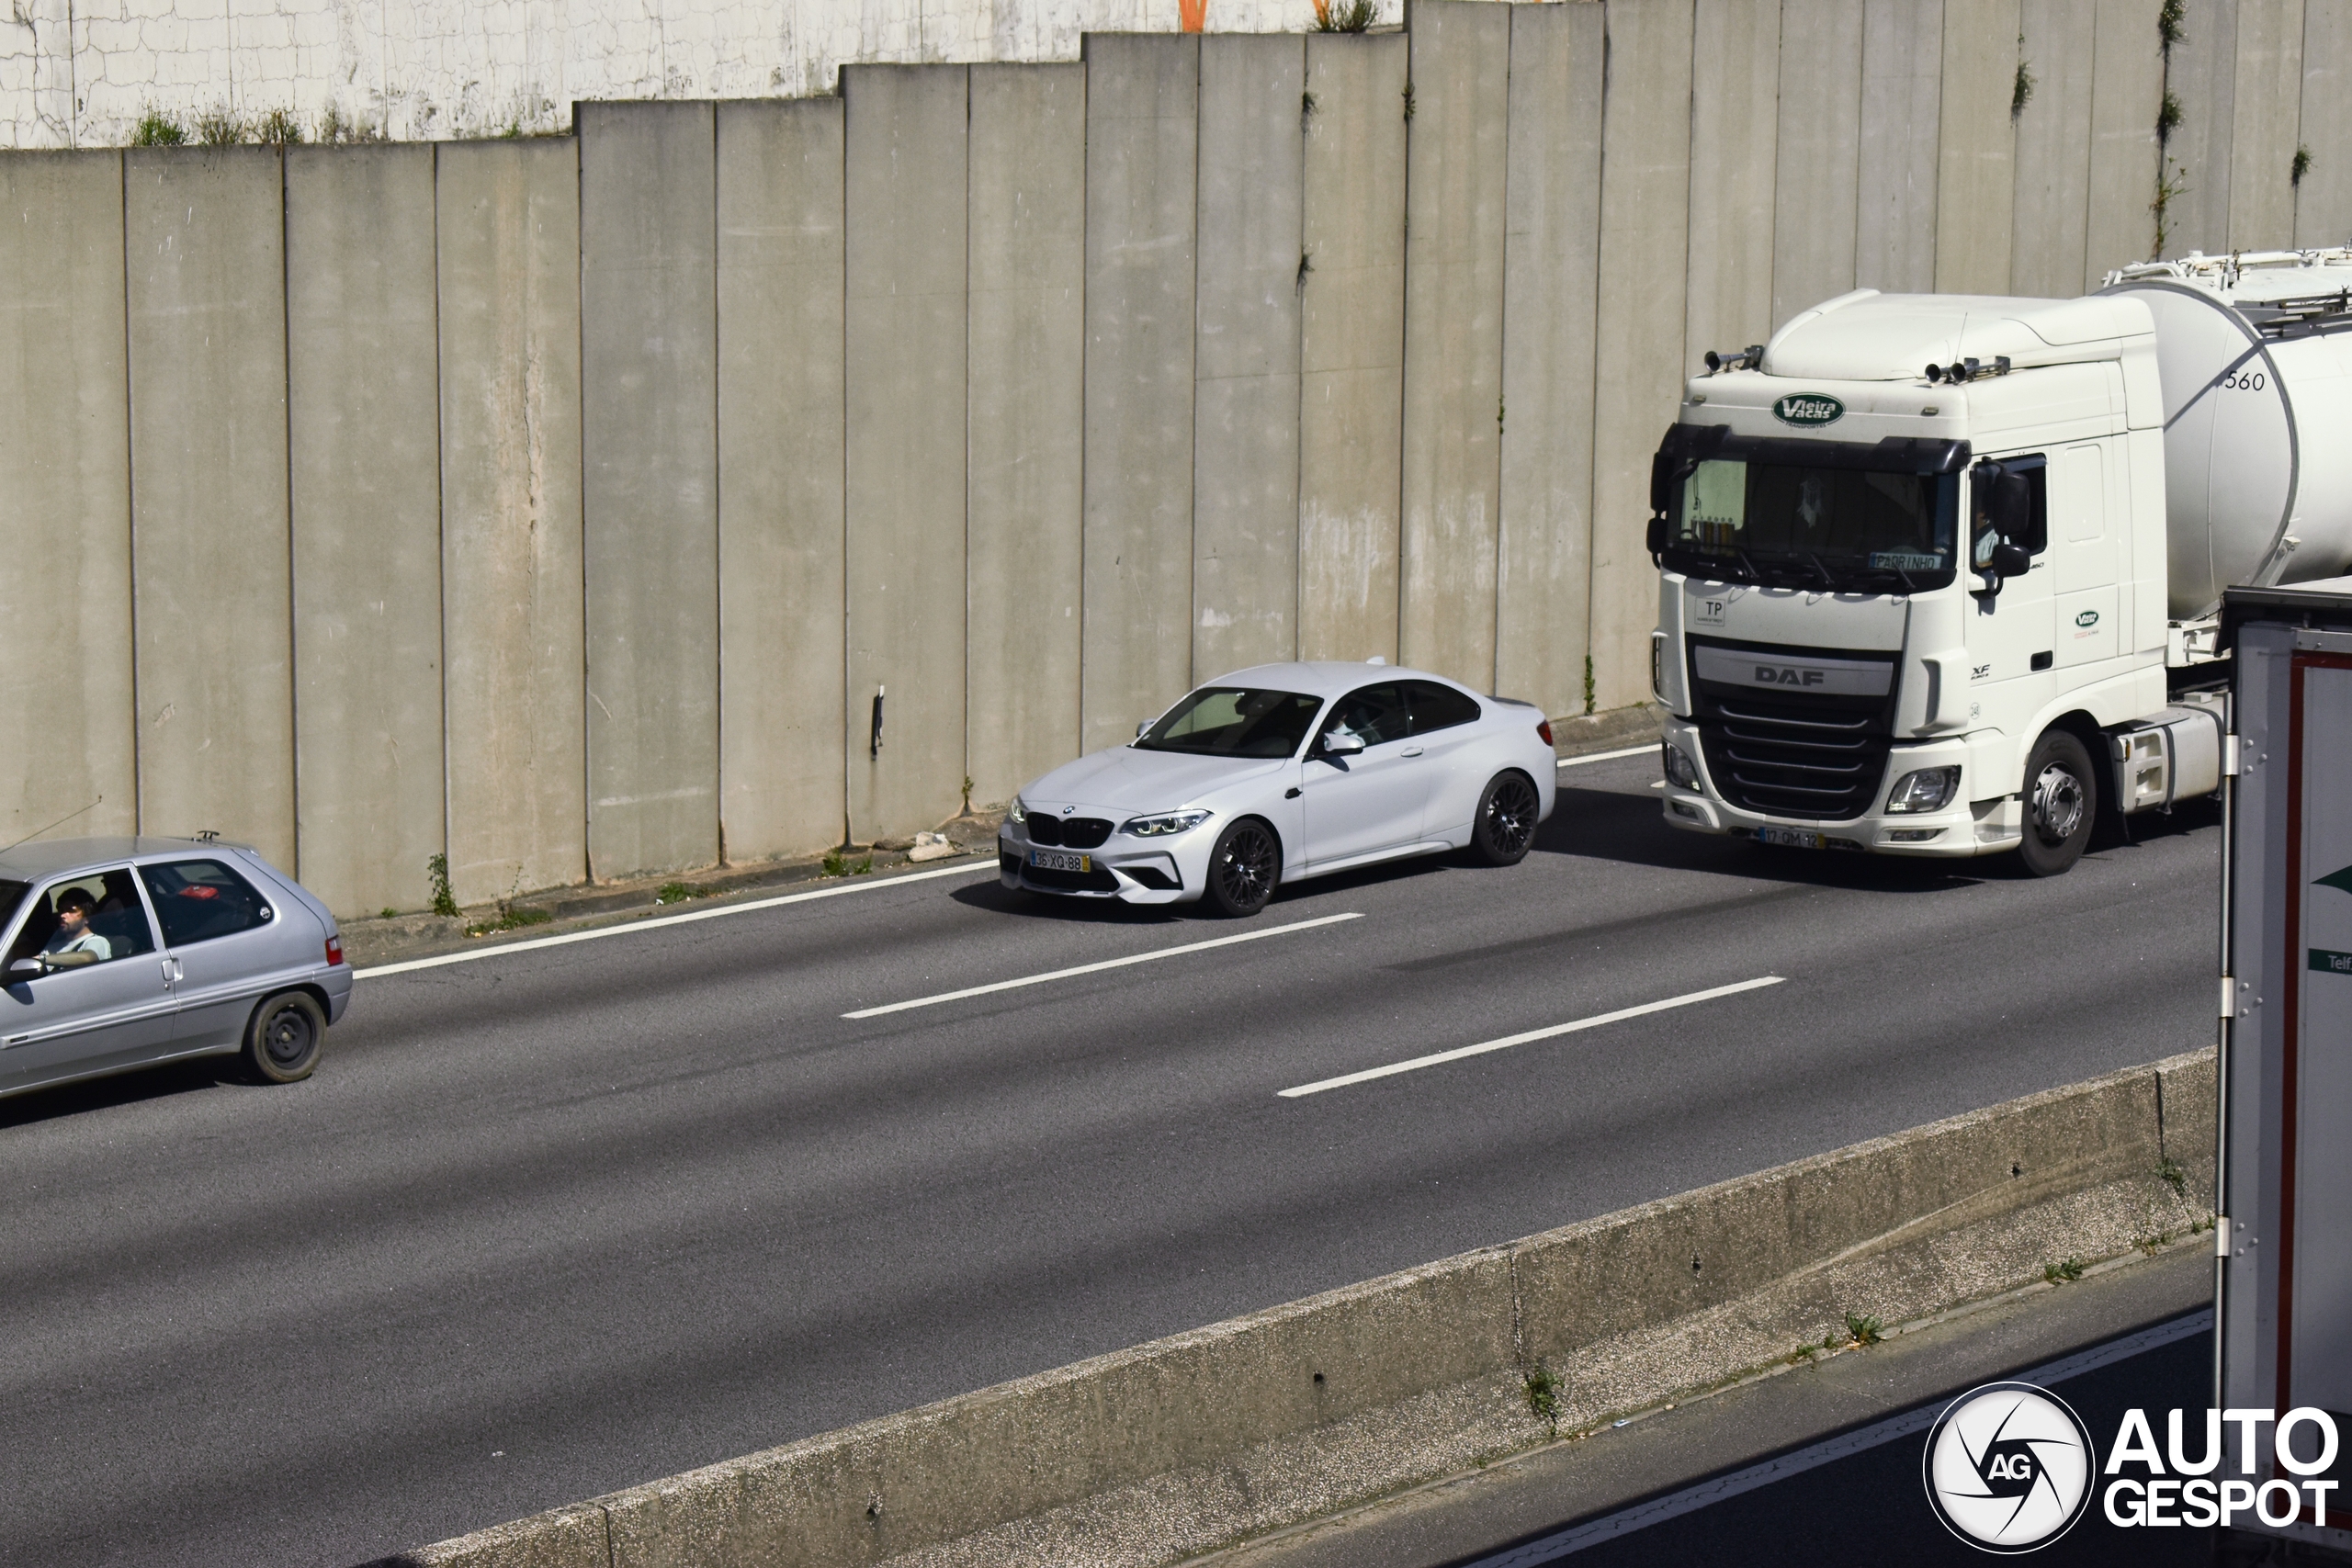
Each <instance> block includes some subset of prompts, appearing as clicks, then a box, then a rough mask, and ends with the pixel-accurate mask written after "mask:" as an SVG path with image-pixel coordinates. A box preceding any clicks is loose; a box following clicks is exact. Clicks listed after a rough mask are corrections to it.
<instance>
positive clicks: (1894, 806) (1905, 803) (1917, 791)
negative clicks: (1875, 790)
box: [1886, 767, 1960, 814]
mask: <svg viewBox="0 0 2352 1568" xmlns="http://www.w3.org/2000/svg"><path fill="white" fill-rule="evenodd" d="M1959 787H1960V770H1959V769H1958V768H1957V767H1951V768H1918V769H1915V770H1913V771H1912V772H1910V773H1905V774H1904V775H1903V776H1902V777H1901V778H1899V779H1897V780H1895V781H1894V788H1893V789H1891V790H1889V791H1887V794H1886V809H1887V811H1888V812H1889V813H1890V814H1893V813H1894V812H1918V811H1941V810H1942V809H1943V808H1944V807H1947V806H1950V805H1951V796H1952V792H1953V791H1954V790H1956V789H1958V788H1959Z"/></svg>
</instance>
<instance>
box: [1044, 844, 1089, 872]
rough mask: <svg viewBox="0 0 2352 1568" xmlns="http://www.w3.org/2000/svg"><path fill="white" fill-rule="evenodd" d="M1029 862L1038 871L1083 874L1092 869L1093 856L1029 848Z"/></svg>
mask: <svg viewBox="0 0 2352 1568" xmlns="http://www.w3.org/2000/svg"><path fill="white" fill-rule="evenodd" d="M1029 863H1030V864H1031V865H1034V866H1035V867H1036V868H1037V869H1038V870H1039V871H1074V872H1077V873H1078V874H1080V875H1081V876H1083V875H1085V874H1087V873H1088V872H1091V871H1092V870H1093V869H1094V857H1093V856H1092V855H1074V854H1071V853H1070V852H1069V851H1067V850H1031V851H1030V852H1029Z"/></svg>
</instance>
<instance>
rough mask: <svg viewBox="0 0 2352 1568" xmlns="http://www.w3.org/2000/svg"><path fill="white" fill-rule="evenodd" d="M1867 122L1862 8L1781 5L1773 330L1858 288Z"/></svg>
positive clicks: (1802, 1)
mask: <svg viewBox="0 0 2352 1568" xmlns="http://www.w3.org/2000/svg"><path fill="white" fill-rule="evenodd" d="M1861 113H1862V0H1781V102H1780V130H1779V136H1778V150H1777V152H1776V154H1775V158H1776V170H1775V173H1774V176H1773V186H1772V190H1773V203H1772V321H1773V322H1774V324H1775V325H1778V324H1779V323H1781V322H1782V321H1787V320H1788V319H1789V318H1790V317H1791V316H1793V315H1795V314H1796V313H1797V312H1798V311H1799V310H1806V309H1809V308H1810V307H1812V306H1815V305H1818V304H1819V303H1821V301H1823V300H1824V299H1833V298H1835V297H1836V296H1838V295H1840V294H1843V293H1845V292H1846V291H1847V290H1848V289H1849V288H1853V287H1854V216H1855V214H1854V197H1855V192H1856V188H1857V187H1856V185H1855V180H1856V178H1857V175H1856V169H1857V167H1858V164H1859V160H1860V156H1861ZM1742 346H1745V345H1744V344H1743V345H1742Z"/></svg>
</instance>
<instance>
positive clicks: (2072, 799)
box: [2018, 729, 2098, 876]
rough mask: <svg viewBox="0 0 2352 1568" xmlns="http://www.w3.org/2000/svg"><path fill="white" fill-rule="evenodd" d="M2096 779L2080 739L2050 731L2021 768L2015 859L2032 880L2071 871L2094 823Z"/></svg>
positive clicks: (2087, 753) (2096, 796) (2061, 730)
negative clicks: (2021, 813)
mask: <svg viewBox="0 0 2352 1568" xmlns="http://www.w3.org/2000/svg"><path fill="white" fill-rule="evenodd" d="M2097 820H2098V774H2097V773H2094V772H2093V771H2092V768H2091V754H2090V752H2089V750H2086V748H2085V747H2084V745H2083V743H2082V742H2081V741H2080V740H2077V739H2075V737H2074V736H2072V735H2070V734H2068V733H2067V732H2066V731H2064V730H2063V729H2052V730H2050V731H2048V732H2047V733H2045V734H2044V735H2043V736H2042V738H2041V739H2040V740H2038V741H2036V742H2035V743H2034V747H2033V755H2032V757H2031V758H2030V759H2029V760H2028V761H2027V762H2026V765H2025V824H2024V826H2025V832H2024V835H2023V837H2021V838H2020V839H2019V840H2018V859H2020V860H2022V861H2023V862H2025V868H2026V870H2028V871H2030V872H2031V873H2033V874H2034V875H2036V876H2057V875H2060V874H2063V873H2064V872H2067V871H2070V870H2072V869H2073V868H2074V864H2075V862H2076V861H2078V860H2080V859H2082V858H2083V850H2084V849H2085V847H2086V846H2087V845H2088V844H2089V843H2090V841H2091V828H2092V827H2093V825H2094V824H2095V823H2096V822H2097Z"/></svg>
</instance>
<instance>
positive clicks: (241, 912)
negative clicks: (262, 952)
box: [139, 860, 277, 947]
mask: <svg viewBox="0 0 2352 1568" xmlns="http://www.w3.org/2000/svg"><path fill="white" fill-rule="evenodd" d="M139 874H140V875H141V877H143V878H144V879H145V880H146V883H147V893H148V896H149V897H152V898H153V899H154V900H155V914H156V917H157V918H158V919H161V920H162V921H163V922H164V941H165V942H169V943H170V944H171V945H172V946H174V947H186V946H187V945H188V944H189V943H191V942H209V941H211V940H212V939H213V938H215V937H222V936H234V935H236V933H237V932H239V931H251V930H253V929H254V927H256V926H266V925H267V924H268V923H269V922H270V921H271V920H274V919H277V910H275V909H273V908H270V906H269V900H267V899H266V898H264V897H262V896H261V895H260V893H258V892H256V891H255V890H254V885H253V884H252V883H250V882H247V881H246V880H245V879H244V878H243V877H242V876H239V875H238V874H236V873H235V872H233V871H232V870H230V869H229V868H228V867H227V866H225V865H223V864H221V863H220V862H219V861H217V860H182V861H173V862H171V863H168V864H164V865H142V866H141V867H140V868H139Z"/></svg>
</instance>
